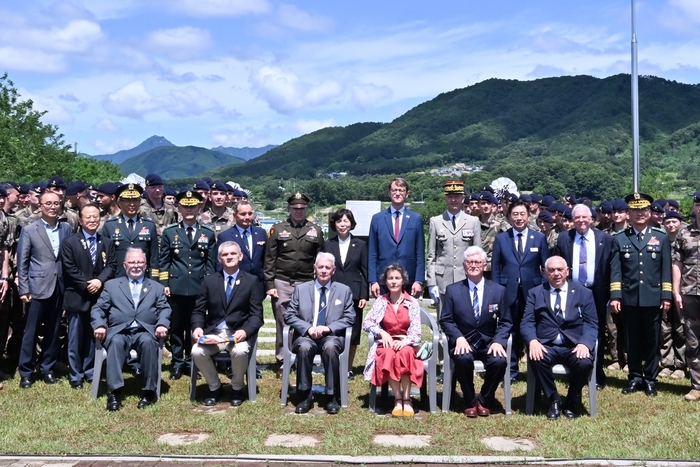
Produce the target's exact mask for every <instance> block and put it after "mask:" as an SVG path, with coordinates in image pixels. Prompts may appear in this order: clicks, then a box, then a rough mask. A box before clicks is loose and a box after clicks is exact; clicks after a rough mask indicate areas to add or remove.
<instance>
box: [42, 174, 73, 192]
mask: <svg viewBox="0 0 700 467" xmlns="http://www.w3.org/2000/svg"><path fill="white" fill-rule="evenodd" d="M46 187H47V188H48V187H51V188H63V189H64V190H65V189H66V188H68V185H66V182H65V181H64V180H63V179H62V178H61V177H59V176H58V175H54V176H53V177H51V178H49V181H48V183H47V184H46Z"/></svg>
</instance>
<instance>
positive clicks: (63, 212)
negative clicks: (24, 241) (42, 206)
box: [27, 175, 80, 233]
mask: <svg viewBox="0 0 700 467" xmlns="http://www.w3.org/2000/svg"><path fill="white" fill-rule="evenodd" d="M67 188H68V185H66V182H65V181H64V180H63V179H62V178H61V177H59V176H58V175H54V176H53V177H51V178H50V179H49V181H48V182H47V183H46V186H45V187H44V189H43V190H42V193H43V192H44V191H46V192H49V193H56V194H57V195H58V197H59V198H60V199H61V208H60V210H59V212H58V220H59V221H61V222H65V223H66V224H68V225H70V226H71V229H72V230H73V233H75V232H77V231H78V230H79V229H80V216H79V215H78V213H77V212H76V211H71V210H69V209H66V207H65V206H64V203H65V200H66V189H67ZM40 218H41V212H40V211H38V208H37V211H36V212H34V213H32V215H31V216H29V219H27V223H32V222H34V221H37V220H39V219H40Z"/></svg>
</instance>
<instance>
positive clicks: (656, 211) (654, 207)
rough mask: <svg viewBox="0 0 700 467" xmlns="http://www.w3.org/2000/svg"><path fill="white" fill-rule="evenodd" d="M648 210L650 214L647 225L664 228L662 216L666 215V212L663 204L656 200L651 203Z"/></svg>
mask: <svg viewBox="0 0 700 467" xmlns="http://www.w3.org/2000/svg"><path fill="white" fill-rule="evenodd" d="M649 211H650V216H649V222H647V225H648V226H649V227H656V228H658V229H661V230H664V217H665V216H666V212H665V211H664V207H663V205H662V204H661V203H659V202H658V201H656V202H654V203H651V207H650V208H649Z"/></svg>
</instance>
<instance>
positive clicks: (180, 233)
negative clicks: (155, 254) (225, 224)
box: [158, 223, 216, 297]
mask: <svg viewBox="0 0 700 467" xmlns="http://www.w3.org/2000/svg"><path fill="white" fill-rule="evenodd" d="M215 244H216V238H215V232H214V229H212V228H211V227H209V226H207V225H203V224H198V226H197V229H196V230H195V231H194V239H193V240H190V238H189V237H188V236H187V230H186V229H185V228H183V226H182V224H180V223H177V224H170V225H169V226H167V227H166V228H165V230H163V236H162V237H161V239H160V257H159V259H158V266H159V269H160V283H161V285H162V286H163V287H170V293H171V294H173V295H185V296H188V297H192V296H195V295H197V293H198V292H199V287H200V286H201V285H202V280H203V279H204V277H205V276H206V275H208V274H212V273H213V272H214V267H215V266H214V263H215V262H216V248H215V247H214V245H215Z"/></svg>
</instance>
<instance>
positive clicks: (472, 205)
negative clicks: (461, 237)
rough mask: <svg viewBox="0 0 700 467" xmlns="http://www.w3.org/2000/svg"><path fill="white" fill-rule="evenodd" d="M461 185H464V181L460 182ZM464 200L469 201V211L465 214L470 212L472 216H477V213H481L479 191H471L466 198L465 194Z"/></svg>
mask: <svg viewBox="0 0 700 467" xmlns="http://www.w3.org/2000/svg"><path fill="white" fill-rule="evenodd" d="M462 185H464V182H462ZM464 202H465V203H467V202H468V203H469V212H468V213H467V214H471V215H472V216H474V217H479V214H481V209H480V208H479V193H472V194H471V195H469V199H468V200H467V196H466V195H465V197H464Z"/></svg>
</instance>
